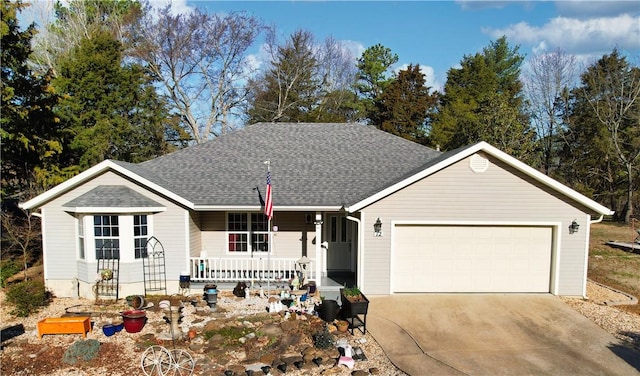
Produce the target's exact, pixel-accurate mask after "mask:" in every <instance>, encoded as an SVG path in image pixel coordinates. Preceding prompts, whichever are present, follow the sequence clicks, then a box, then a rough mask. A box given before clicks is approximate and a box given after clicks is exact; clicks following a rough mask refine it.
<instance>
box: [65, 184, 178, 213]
mask: <svg viewBox="0 0 640 376" xmlns="http://www.w3.org/2000/svg"><path fill="white" fill-rule="evenodd" d="M62 207H63V208H65V209H67V210H69V211H71V212H75V213H113V212H130V213H133V212H160V211H165V210H166V208H165V207H164V206H162V205H161V204H159V203H157V202H155V201H153V200H152V199H150V198H148V197H146V196H144V195H142V194H140V193H138V192H136V191H134V190H133V189H131V188H129V187H125V186H122V185H100V186H97V187H95V188H94V189H92V190H90V191H89V192H87V193H85V194H83V195H81V196H79V197H76V198H75V199H73V200H71V201H69V202H67V203H66V204H63V205H62Z"/></svg>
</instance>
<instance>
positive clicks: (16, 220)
mask: <svg viewBox="0 0 640 376" xmlns="http://www.w3.org/2000/svg"><path fill="white" fill-rule="evenodd" d="M1 219H2V221H1V223H2V259H6V258H12V257H16V256H18V257H20V258H21V259H22V260H21V261H22V267H23V270H24V273H25V274H24V279H27V278H28V276H27V269H28V268H29V264H30V263H32V262H33V261H34V260H37V259H38V258H39V256H40V247H41V244H40V240H41V234H42V233H41V230H40V219H35V220H34V219H33V216H32V215H30V213H28V212H27V211H25V210H22V209H18V208H17V207H11V208H8V207H7V208H3V210H2V213H1Z"/></svg>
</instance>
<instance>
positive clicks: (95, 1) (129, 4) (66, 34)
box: [31, 0, 141, 77]
mask: <svg viewBox="0 0 640 376" xmlns="http://www.w3.org/2000/svg"><path fill="white" fill-rule="evenodd" d="M40 5H41V6H39V7H38V8H37V9H38V10H39V12H38V14H37V15H36V16H37V19H38V23H40V24H41V25H42V29H41V31H40V33H38V34H37V35H36V37H35V38H34V49H33V51H34V53H33V55H32V57H31V61H32V62H33V63H34V65H35V66H36V67H37V68H38V70H40V71H41V72H46V71H47V70H50V71H51V72H52V74H53V75H54V77H55V76H57V72H58V62H59V61H60V59H61V58H63V57H65V56H67V54H69V53H70V52H71V51H72V50H73V49H74V48H75V47H76V46H78V44H79V43H80V41H81V40H82V39H90V38H92V37H93V35H94V34H95V32H96V31H99V30H103V31H108V32H110V33H111V34H112V35H113V36H114V37H115V38H116V39H117V40H118V41H120V42H121V43H122V44H123V45H124V46H125V47H127V46H128V45H129V42H130V40H129V34H128V30H130V27H129V26H130V25H131V24H135V22H136V20H137V19H138V18H139V17H140V11H141V9H140V5H139V3H138V2H137V1H135V0H112V1H103V0H71V1H69V2H65V3H62V2H42V4H40Z"/></svg>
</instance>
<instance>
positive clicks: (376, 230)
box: [373, 217, 382, 236]
mask: <svg viewBox="0 0 640 376" xmlns="http://www.w3.org/2000/svg"><path fill="white" fill-rule="evenodd" d="M373 235H374V236H382V222H381V221H380V217H378V219H376V223H374V224H373Z"/></svg>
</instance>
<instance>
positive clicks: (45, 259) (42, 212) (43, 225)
mask: <svg viewBox="0 0 640 376" xmlns="http://www.w3.org/2000/svg"><path fill="white" fill-rule="evenodd" d="M45 212H46V210H45V208H41V209H40V215H41V217H40V231H41V232H42V265H43V268H42V269H43V272H42V273H43V277H44V283H45V285H46V286H47V287H50V286H48V284H47V279H48V278H49V262H48V261H49V257H48V256H47V255H48V254H49V252H48V251H47V248H48V247H47V244H49V242H47V231H46V221H45V218H47V217H46V216H45ZM75 242H77V240H75V239H74V243H75ZM76 255H77V253H76ZM84 257H85V258H86V257H87V251H86V248H85V253H84Z"/></svg>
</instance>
